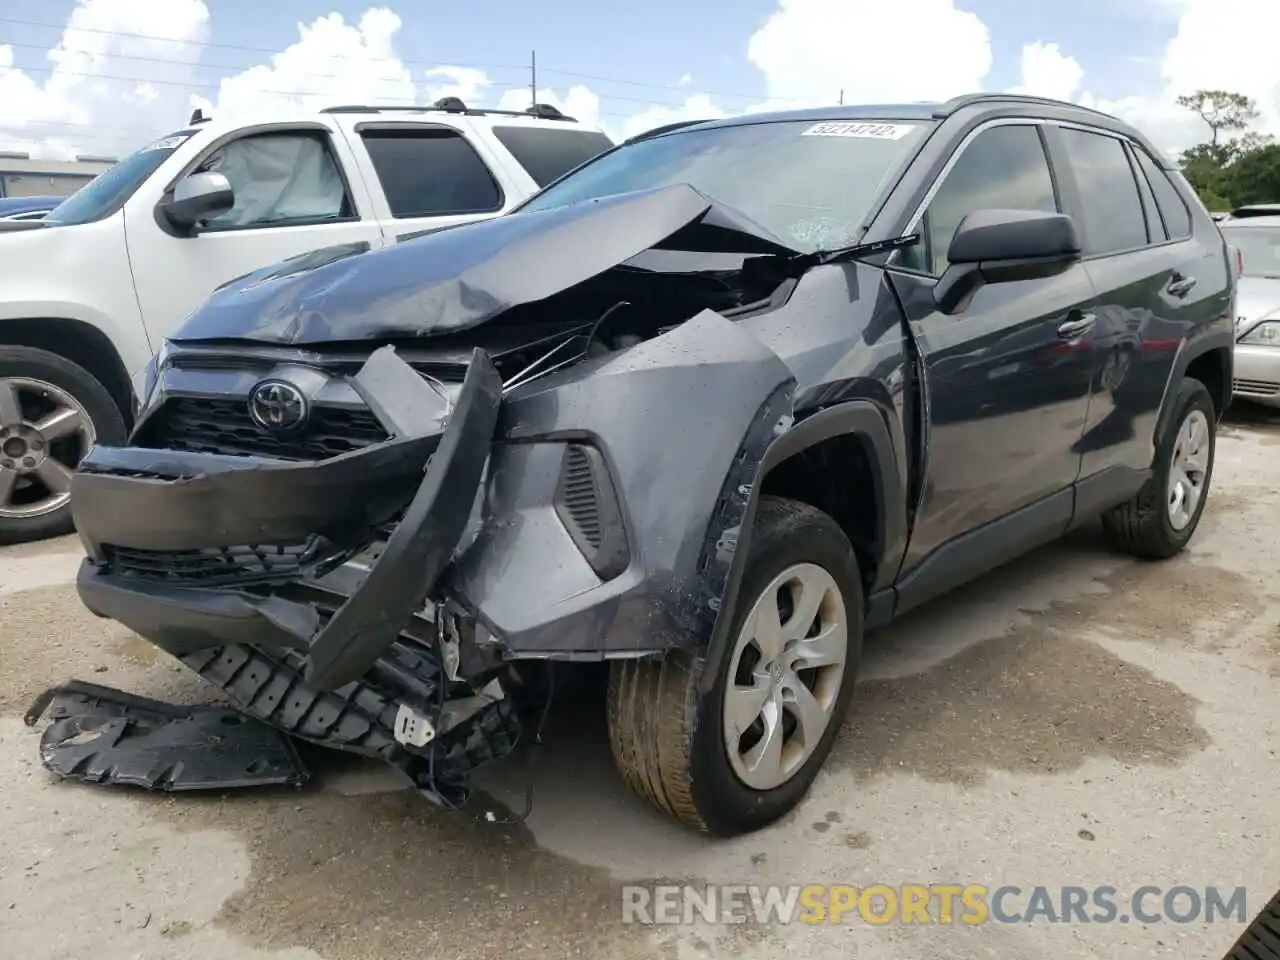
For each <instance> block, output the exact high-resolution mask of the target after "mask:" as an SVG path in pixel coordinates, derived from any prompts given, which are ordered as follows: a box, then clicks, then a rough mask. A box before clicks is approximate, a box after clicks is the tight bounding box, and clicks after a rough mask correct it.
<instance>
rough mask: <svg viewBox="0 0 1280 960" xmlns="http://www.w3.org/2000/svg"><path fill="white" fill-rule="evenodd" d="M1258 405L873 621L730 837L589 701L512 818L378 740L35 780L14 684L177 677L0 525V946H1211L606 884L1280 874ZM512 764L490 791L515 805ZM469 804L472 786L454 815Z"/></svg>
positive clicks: (80, 958) (1268, 533)
mask: <svg viewBox="0 0 1280 960" xmlns="http://www.w3.org/2000/svg"><path fill="white" fill-rule="evenodd" d="M1277 476H1280V420H1269V419H1268V418H1266V417H1264V416H1261V415H1257V416H1252V417H1249V418H1247V419H1241V418H1235V419H1233V421H1232V422H1231V423H1230V424H1228V425H1227V426H1226V427H1225V428H1224V430H1223V433H1222V435H1221V437H1220V441H1219V448H1218V464H1217V472H1216V476H1215V478H1214V481H1215V484H1214V485H1215V489H1214V491H1213V494H1212V496H1211V499H1210V505H1209V508H1208V511H1207V513H1206V514H1205V517H1204V520H1203V522H1202V525H1201V528H1200V532H1199V534H1198V536H1197V539H1196V540H1195V542H1194V545H1193V548H1192V549H1191V550H1190V551H1189V552H1188V553H1187V554H1186V555H1185V556H1183V557H1180V558H1178V559H1177V560H1174V561H1172V562H1168V563H1163V564H1139V563H1135V562H1131V561H1128V560H1125V559H1122V558H1117V557H1115V556H1113V555H1110V554H1108V553H1107V552H1106V550H1105V549H1104V548H1103V547H1102V546H1101V544H1100V542H1099V538H1098V535H1097V533H1096V532H1093V531H1083V532H1081V533H1080V534H1079V535H1077V536H1073V537H1072V538H1071V539H1070V540H1069V541H1066V542H1063V543H1061V544H1055V545H1053V546H1051V547H1048V548H1046V549H1044V550H1041V551H1039V552H1037V553H1036V554H1034V555H1032V556H1031V557H1029V558H1027V559H1026V560H1024V561H1021V562H1019V563H1017V564H1014V565H1012V566H1011V567H1009V568H1007V569H1005V570H1002V571H998V572H996V573H994V574H991V575H989V576H987V577H984V578H982V579H981V580H979V581H977V582H976V583H974V584H971V585H970V586H968V587H965V588H962V589H961V590H960V591H958V592H957V593H956V594H955V595H954V596H952V597H949V598H945V599H943V600H940V601H938V602H936V603H934V604H933V605H932V606H931V607H929V608H927V609H925V610H922V611H920V612H919V613H918V614H913V615H911V616H909V617H908V618H906V619H905V620H904V621H902V622H901V623H899V624H897V625H895V626H894V627H893V628H892V629H891V630H888V631H886V632H884V633H883V634H881V635H879V636H877V637H874V638H872V639H870V640H869V641H868V651H867V655H866V662H865V673H864V677H863V681H862V683H861V685H860V687H859V692H858V697H857V701H856V705H855V708H854V711H853V714H852V716H851V718H850V720H849V721H848V723H847V724H846V726H845V729H844V732H843V735H842V738H841V740H840V741H839V743H838V745H837V747H836V749H835V752H834V754H833V756H832V757H831V760H830V761H829V763H828V765H827V768H826V770H825V771H824V773H823V774H822V775H821V777H820V779H819V781H818V783H817V784H816V786H815V788H814V790H813V792H812V794H811V795H810V797H809V799H808V801H807V802H806V803H805V804H804V805H803V807H802V808H801V809H800V810H799V811H797V812H796V813H795V814H794V815H793V816H792V817H791V818H789V819H788V820H787V821H786V822H784V823H782V824H779V825H778V826H776V827H774V828H773V829H770V830H767V831H764V832H762V833H760V834H757V835H754V836H751V837H746V838H742V839H740V840H736V841H733V842H710V841H704V840H702V839H700V838H697V837H693V836H690V835H688V834H686V833H684V832H683V831H681V830H680V829H678V828H676V827H674V826H671V825H669V824H667V823H666V822H665V821H664V820H662V819H661V818H659V817H658V816H657V815H656V814H653V813H651V812H650V811H649V810H648V808H646V807H645V806H644V805H642V804H641V803H640V802H639V801H637V800H634V799H633V798H631V797H630V796H629V795H628V794H627V793H626V792H625V791H624V790H623V788H622V787H621V786H620V784H619V782H618V780H617V778H616V777H615V776H614V773H613V769H612V766H611V764H610V762H609V758H608V751H607V746H606V742H605V738H604V730H603V725H602V723H601V719H600V718H601V709H600V708H601V704H600V703H599V702H597V701H594V700H588V701H582V702H578V703H576V704H573V705H571V706H568V707H564V708H562V709H560V710H559V711H557V712H555V713H554V715H553V718H552V722H551V725H550V729H549V731H548V740H549V743H548V745H547V746H546V747H545V748H544V750H543V756H542V757H541V758H540V760H539V765H538V768H537V794H536V802H535V805H534V809H533V813H532V815H531V816H530V817H529V819H528V820H527V821H526V822H525V824H523V825H519V826H508V825H503V824H500V823H499V824H495V823H485V822H483V818H482V817H476V816H474V815H472V814H449V813H444V812H440V811H437V810H436V809H435V808H433V807H431V806H429V805H428V804H427V803H426V802H424V801H422V800H420V799H419V798H417V797H416V796H414V795H412V794H411V793H408V792H406V791H403V790H401V789H399V785H398V784H397V783H396V782H394V781H393V780H391V779H390V778H389V777H388V776H386V775H385V774H384V773H383V771H381V770H380V769H378V768H377V767H374V766H367V765H362V764H358V763H352V762H349V761H347V760H346V759H345V758H341V757H337V756H333V755H329V754H325V755H323V756H321V757H318V758H317V757H312V762H313V765H314V766H315V767H316V771H317V774H318V783H317V784H315V785H314V786H312V787H309V788H308V789H306V790H304V791H301V792H242V793H239V794H234V795H231V794H228V795H216V796H199V797H197V796H187V797H171V796H167V795H149V794H142V793H138V792H132V791H126V790H119V789H107V788H98V787H91V786H83V785H79V784H62V783H55V782H53V781H52V780H51V778H50V776H49V775H48V774H46V773H45V771H44V770H43V769H42V768H41V767H40V765H39V762H38V758H37V750H36V748H37V741H38V734H37V733H36V732H35V731H31V730H28V729H26V728H25V727H23V725H22V723H21V719H20V717H21V713H22V711H23V709H24V708H25V707H26V705H27V703H28V702H29V700H30V698H31V697H32V696H34V695H35V694H36V693H37V692H39V690H41V689H43V688H44V687H46V686H47V685H49V684H50V683H53V682H57V681H60V680H63V679H66V678H68V677H71V676H78V677H82V678H84V679H90V680H94V681H96V682H100V683H109V684H113V685H117V686H121V687H123V688H125V689H128V690H133V691H136V692H140V693H144V694H147V695H152V696H162V697H171V698H174V697H176V698H183V699H193V698H199V697H202V696H205V693H204V692H203V691H201V690H200V688H199V687H198V686H197V683H196V681H195V680H194V679H193V678H191V677H190V676H189V675H187V674H185V673H184V672H182V671H181V670H180V669H179V668H177V667H176V666H174V665H173V664H172V663H170V662H168V661H166V660H165V659H164V658H162V657H157V656H156V655H155V654H154V653H153V651H152V649H151V648H150V647H149V646H148V645H147V644H145V643H143V642H141V641H140V640H138V639H137V638H136V637H133V636H132V635H131V634H129V633H128V631H125V630H123V629H122V628H120V627H118V626H116V625H113V624H111V623H110V622H107V621H101V620H97V619H95V618H93V617H92V616H90V615H88V614H87V613H86V612H85V611H84V610H83V609H82V608H81V607H80V605H79V602H78V600H77V598H76V596H75V591H74V589H73V587H72V586H71V585H70V584H71V580H72V577H73V575H74V571H75V567H76V564H77V562H78V559H79V552H78V545H77V542H76V541H75V540H74V539H72V538H67V539H64V540H60V541H54V542H50V543H43V544H37V545H29V546H25V547H20V548H8V549H5V550H0V622H2V623H3V625H4V629H3V639H2V640H0V771H3V772H4V773H5V774H7V775H8V780H7V781H6V782H5V784H4V787H3V789H0V835H3V837H4V838H5V839H4V843H3V844H0V929H2V930H3V931H4V932H5V938H6V943H5V947H4V949H3V951H2V952H3V953H4V955H6V956H12V957H14V958H17V960H44V958H49V960H53V958H59V960H62V958H66V960H84V958H88V957H93V958H94V960H135V958H141V960H153V958H154V960H160V958H165V960H168V958H177V957H182V958H190V960H215V958H217V960H225V958H228V957H235V958H237V960H314V958H324V960H358V958H361V960H362V958H369V960H374V958H376V960H400V958H410V957H412V958H414V960H424V958H435V957H439V958H451V960H473V958H474V960H481V958H491V957H492V958H504V960H506V958H522V957H530V958H542V957H555V956H584V957H602V958H605V957H607V958H610V960H613V958H618V960H629V958H637V960H640V958H678V960H702V958H712V957H734V958H736V960H766V958H776V957H781V956H782V955H783V953H784V951H787V950H791V949H795V950H800V951H804V955H807V956H808V957H810V958H813V960H826V958H831V960H835V958H844V957H848V956H855V955H856V956H858V957H860V958H864V960H879V958H884V960H904V958H919V960H934V958H937V957H944V956H945V957H948V958H951V960H968V958H979V957H1000V958H1002V960H1016V958H1021V957H1026V958H1035V960H1041V958H1043V957H1046V956H1073V957H1075V956H1081V957H1098V958H1102V957H1185V958H1192V957H1194V958H1205V957H1207V958H1217V957H1220V956H1221V955H1222V954H1223V953H1224V952H1225V950H1226V949H1227V947H1228V946H1229V945H1230V944H1231V942H1232V941H1233V940H1234V939H1235V937H1236V936H1237V935H1238V933H1239V930H1240V927H1239V925H1238V924H1236V923H1234V922H1222V921H1219V922H1217V923H1213V924H1207V923H1203V922H1195V923H1189V924H1184V925H1178V924H1172V923H1168V922H1166V923H1161V924H1151V925H1142V924H1139V923H1137V922H1136V921H1135V922H1134V923H1131V924H1128V925H1121V924H1097V923H1094V924H1088V925H1080V924H1071V925H1053V924H1047V923H1042V922H1041V923H1032V924H1018V925H1008V924H996V923H988V924H984V925H981V926H973V927H964V926H932V927H930V926H919V925H904V924H889V925H886V926H870V925H867V924H865V923H861V922H858V921H855V922H852V923H846V924H843V925H834V926H833V925H825V926H805V925H800V924H795V925H789V926H783V925H778V924H772V925H756V924H749V925H742V926H719V927H711V926H706V925H691V926H678V927H677V926H668V927H645V926H640V925H635V924H632V925H624V924H622V923H621V922H620V916H621V893H620V887H621V886H622V885H623V884H625V883H628V882H653V881H656V880H657V879H658V878H681V879H686V880H689V881H691V882H694V883H697V884H703V883H743V882H748V883H760V884H793V883H796V884H807V883H832V884H835V883H839V884H853V885H856V886H859V887H863V886H866V885H869V884H872V883H887V884H890V885H897V884H903V883H928V882H935V883H938V882H954V883H982V884H987V885H990V886H995V885H998V884H1001V883H1010V884H1016V885H1019V886H1022V887H1023V888H1030V887H1033V886H1036V885H1044V886H1056V885H1061V884H1081V885H1095V884H1111V885H1113V886H1115V887H1117V888H1119V889H1120V890H1121V891H1131V890H1133V889H1134V888H1136V887H1138V886H1140V885H1143V884H1152V885H1156V886H1160V887H1162V888H1169V887H1171V886H1173V885H1175V884H1179V883H1185V884H1189V885H1191V886H1194V887H1200V888H1202V889H1203V887H1205V886H1207V885H1215V884H1216V885H1220V886H1225V887H1229V888H1230V887H1236V886H1246V887H1248V888H1249V896H1250V900H1249V906H1248V910H1249V914H1250V916H1251V915H1252V914H1253V913H1254V912H1256V910H1257V909H1259V908H1260V907H1261V906H1262V904H1263V902H1264V901H1265V900H1266V899H1267V898H1268V897H1269V896H1270V895H1271V894H1272V892H1274V890H1275V888H1276V887H1277V885H1280V847H1278V846H1277V845H1276V843H1275V838H1276V837H1277V836H1280V803H1277V801H1276V798H1277V795H1280V790H1278V788H1280V762H1278V759H1277V758H1278V756H1280V697H1278V696H1277V694H1278V693H1280V627H1278V626H1277V625H1278V624H1280V580H1278V571H1280V512H1278V511H1280V484H1277ZM523 774H524V767H523V765H522V764H520V763H514V762H513V763H509V764H505V765H502V766H499V767H497V768H495V769H494V770H492V771H490V773H489V775H488V778H487V780H486V796H487V798H489V800H488V801H485V802H489V803H490V805H491V807H492V809H494V810H497V811H499V812H500V814H501V812H503V811H505V809H507V808H511V807H519V806H520V803H521V791H522V789H523V784H524V781H523V779H522V777H523ZM482 809H483V806H481V807H479V808H477V810H478V811H480V810H482Z"/></svg>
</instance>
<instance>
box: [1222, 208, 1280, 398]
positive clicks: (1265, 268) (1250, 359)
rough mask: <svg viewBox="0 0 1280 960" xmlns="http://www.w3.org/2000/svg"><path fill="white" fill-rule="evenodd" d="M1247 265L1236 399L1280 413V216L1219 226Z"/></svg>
mask: <svg viewBox="0 0 1280 960" xmlns="http://www.w3.org/2000/svg"><path fill="white" fill-rule="evenodd" d="M1219 226H1220V228H1221V229H1222V235H1223V236H1224V237H1226V239H1227V242H1228V243H1229V244H1231V245H1232V246H1233V247H1235V248H1236V250H1238V251H1239V253H1240V257H1241V260H1242V261H1243V267H1242V274H1241V277H1240V285H1239V288H1238V292H1237V295H1236V351H1235V383H1234V387H1235V395H1236V396H1237V397H1239V398H1240V399H1242V400H1249V401H1251V402H1253V403H1260V404H1265V405H1266V406H1269V407H1276V408H1280V216H1261V217H1247V218H1241V219H1234V218H1233V219H1228V220H1226V221H1224V222H1222V223H1220V224H1219Z"/></svg>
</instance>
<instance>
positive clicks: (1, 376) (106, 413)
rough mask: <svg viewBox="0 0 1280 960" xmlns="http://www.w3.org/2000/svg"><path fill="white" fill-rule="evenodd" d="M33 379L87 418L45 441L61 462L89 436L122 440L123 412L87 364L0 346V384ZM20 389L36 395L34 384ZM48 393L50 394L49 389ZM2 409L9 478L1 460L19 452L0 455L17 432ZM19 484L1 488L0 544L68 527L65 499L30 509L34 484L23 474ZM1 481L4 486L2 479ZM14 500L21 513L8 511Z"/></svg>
mask: <svg viewBox="0 0 1280 960" xmlns="http://www.w3.org/2000/svg"><path fill="white" fill-rule="evenodd" d="M33 381H34V382H36V383H39V384H46V385H48V386H51V387H52V388H53V390H54V391H61V392H62V394H64V395H65V396H66V397H68V398H70V400H72V401H74V403H75V404H77V405H78V406H79V408H80V410H81V411H83V414H84V418H85V419H87V421H88V424H89V427H88V430H86V431H82V432H81V433H79V434H78V435H76V436H74V437H67V438H63V439H59V440H58V441H56V442H55V443H54V444H51V445H50V448H49V452H50V453H52V452H54V451H55V450H56V451H57V456H56V458H57V459H58V460H59V461H60V462H62V463H63V465H64V466H67V467H74V466H75V463H76V462H78V460H79V457H80V456H83V455H84V453H86V452H87V448H88V445H89V443H90V442H91V440H93V441H96V442H98V443H104V444H119V443H123V442H124V440H125V437H126V435H127V427H126V424H125V419H124V415H123V414H122V413H121V412H120V408H119V407H118V406H116V403H115V401H114V400H112V399H111V395H110V394H109V393H108V392H107V390H106V388H105V387H103V385H102V384H101V383H99V382H98V380H97V379H95V378H94V376H93V375H92V374H90V373H89V372H88V371H87V370H85V369H84V368H83V367H80V366H77V365H76V364H74V363H72V362H71V361H69V360H66V359H64V358H62V357H60V356H58V355H57V354H55V353H50V352H49V351H47V350H38V349H36V348H35V347H12V346H0V388H9V387H12V386H13V385H14V384H15V383H24V382H26V383H28V384H29V383H30V382H33ZM23 390H24V393H23V394H22V396H23V397H26V398H28V399H29V398H31V397H33V396H35V397H36V398H37V400H39V395H40V391H39V390H38V389H36V390H32V389H30V388H29V387H28V386H24V387H23ZM6 392H7V390H6ZM48 395H50V396H55V394H54V393H53V392H52V391H50V392H49V394H48ZM0 404H3V399H2V398H0ZM3 414H4V407H3V406H0V430H7V432H6V433H4V434H3V435H0V481H5V480H6V479H7V480H12V479H13V473H12V472H9V473H8V476H7V478H6V474H5V472H4V471H5V467H4V464H5V463H9V464H13V465H14V466H15V467H20V466H21V464H22V463H23V460H22V459H21V458H20V457H19V458H17V459H13V458H9V457H5V456H3V453H4V452H5V450H6V447H5V446H4V444H5V442H6V441H13V440H14V439H15V437H16V436H17V431H16V430H14V428H13V427H14V425H13V424H5V423H4V422H3V420H4V419H7V418H6V417H5V416H4V415H3ZM27 415H28V414H27V413H26V412H24V413H23V417H24V418H25V417H26V416H27ZM23 429H24V430H25V429H26V428H23ZM24 436H26V435H25V434H24ZM23 442H24V443H25V442H26V441H25V440H24V441H23ZM8 450H9V451H10V452H15V448H14V447H9V448H8ZM76 451H78V455H77V453H76ZM22 484H23V486H22V487H20V488H17V487H15V488H14V490H13V492H11V493H6V495H5V496H4V497H3V498H0V544H9V543H27V542H30V541H33V540H45V539H47V538H49V537H56V536H61V535H62V534H66V533H70V532H71V531H72V530H73V529H74V523H73V521H72V517H71V505H70V502H63V503H61V504H60V505H56V503H55V501H53V499H52V498H50V499H49V504H50V509H49V510H48V511H46V512H36V511H38V510H39V509H40V508H39V503H40V500H39V496H40V492H39V490H38V489H36V488H34V487H32V486H31V485H30V484H31V482H30V481H28V480H26V479H23V480H22ZM4 485H6V486H7V483H6V484H4ZM24 498H25V499H24ZM18 505H21V506H23V507H25V508H27V509H26V511H25V513H26V515H13V512H16V511H14V507H16V506H18ZM6 511H13V512H6Z"/></svg>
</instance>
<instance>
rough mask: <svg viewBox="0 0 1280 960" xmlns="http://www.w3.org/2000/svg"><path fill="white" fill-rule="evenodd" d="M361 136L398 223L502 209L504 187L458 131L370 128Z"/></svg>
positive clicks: (429, 128) (361, 132) (421, 128)
mask: <svg viewBox="0 0 1280 960" xmlns="http://www.w3.org/2000/svg"><path fill="white" fill-rule="evenodd" d="M360 136H361V138H362V139H363V140H364V145H365V149H366V150H368V151H369V159H370V160H372V161H373V169H374V170H376V171H377V173H378V180H379V181H380V182H381V183H382V192H383V194H384V195H385V196H386V198H387V205H388V206H389V207H390V208H391V215H392V216H393V217H395V218H396V219H404V218H406V217H432V216H446V215H449V214H469V213H493V212H495V211H497V210H501V209H502V202H503V197H502V188H501V187H499V186H498V181H497V180H495V179H494V177H493V173H492V171H490V170H489V167H488V166H487V165H486V164H485V162H484V160H482V159H481V158H480V155H479V154H478V153H476V151H475V148H474V147H472V146H471V144H470V143H468V142H467V139H466V138H465V137H464V136H463V135H462V134H461V133H459V132H458V131H456V130H447V129H441V128H439V127H420V128H418V129H403V128H396V127H387V128H382V129H379V128H377V127H373V128H370V129H367V130H361V131H360Z"/></svg>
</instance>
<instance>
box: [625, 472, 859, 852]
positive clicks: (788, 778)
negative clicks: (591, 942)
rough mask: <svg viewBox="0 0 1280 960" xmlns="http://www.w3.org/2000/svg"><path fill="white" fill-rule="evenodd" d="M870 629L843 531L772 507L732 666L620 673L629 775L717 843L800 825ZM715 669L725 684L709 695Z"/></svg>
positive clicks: (638, 666) (757, 532) (767, 503)
mask: <svg viewBox="0 0 1280 960" xmlns="http://www.w3.org/2000/svg"><path fill="white" fill-rule="evenodd" d="M862 623H863V596H862V583H861V579H860V576H859V572H858V564H857V560H856V558H855V556H854V552H853V548H852V546H851V545H850V544H849V541H848V539H847V538H846V537H845V535H844V533H843V532H842V531H841V529H840V527H839V525H838V524H836V522H835V521H834V520H832V519H831V518H830V517H829V516H827V515H826V514H825V513H822V512H821V511H820V510H817V509H815V508H813V507H811V506H809V505H808V504H804V503H799V502H796V501H791V500H783V499H779V498H773V497H766V498H765V499H764V500H762V501H761V504H760V508H759V511H758V514H757V519H756V526H755V529H754V531H753V534H752V537H751V547H750V554H749V556H748V558H747V566H746V569H745V571H744V575H743V580H742V588H741V591H740V599H739V603H738V606H737V608H736V609H735V610H734V612H733V619H732V621H731V624H730V634H729V635H730V637H731V638H732V639H731V641H730V646H729V649H728V650H727V651H726V653H725V655H724V656H723V657H722V658H721V661H720V662H719V663H715V664H711V663H708V662H707V661H705V660H704V659H702V658H700V657H695V656H693V655H690V654H687V653H684V652H673V653H671V654H668V655H667V656H666V657H664V658H663V659H662V660H658V661H639V660H624V661H617V662H615V663H614V664H613V666H612V671H611V673H610V678H609V697H608V716H609V734H610V743H611V746H612V749H613V755H614V759H615V761H616V762H617V765H618V768H619V770H620V771H621V773H622V775H623V777H624V778H625V779H626V780H627V782H628V783H629V784H630V785H631V787H632V788H633V789H634V790H635V791H636V792H637V793H639V794H640V795H641V796H643V797H645V798H646V799H647V800H649V801H650V802H651V803H653V804H654V805H655V806H657V807H658V808H659V809H660V810H662V811H664V812H665V813H667V814H668V815H670V816H672V817H674V818H675V819H677V820H679V821H680V822H681V823H683V824H685V825H686V826H689V827H692V828H694V829H695V830H699V831H702V832H706V833H711V834H715V835H719V836H734V835H739V834H743V833H749V832H751V831H753V830H758V829H760V828H762V827H764V826H767V825H768V824H770V823H772V822H774V821H776V820H778V819H779V818H781V817H782V816H784V815H786V814H787V813H789V812H790V811H791V810H792V809H794V808H795V807H796V806H797V805H798V804H799V803H800V801H801V800H802V799H803V798H804V796H805V795H806V794H807V793H808V791H809V788H810V786H811V785H812V784H813V781H814V778H815V777H816V776H817V773H818V770H819V769H820V768H821V766H822V764H823V763H824V762H825V761H826V758H827V755H828V754H829V753H830V752H831V747H832V745H833V743H834V742H835V738H836V735H837V734H838V732H839V728H840V724H841V721H842V720H843V718H844V715H845V713H846V711H847V708H848V705H849V700H850V698H851V697H852V694H853V688H854V684H855V682H856V680H857V673H858V665H859V660H860V658H861V652H862ZM706 669H714V670H715V671H716V678H715V682H714V684H713V685H712V687H711V690H710V691H709V692H708V693H707V694H706V695H705V696H702V695H700V694H699V692H698V686H699V683H698V680H699V677H700V676H701V673H702V671H703V670H706Z"/></svg>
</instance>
